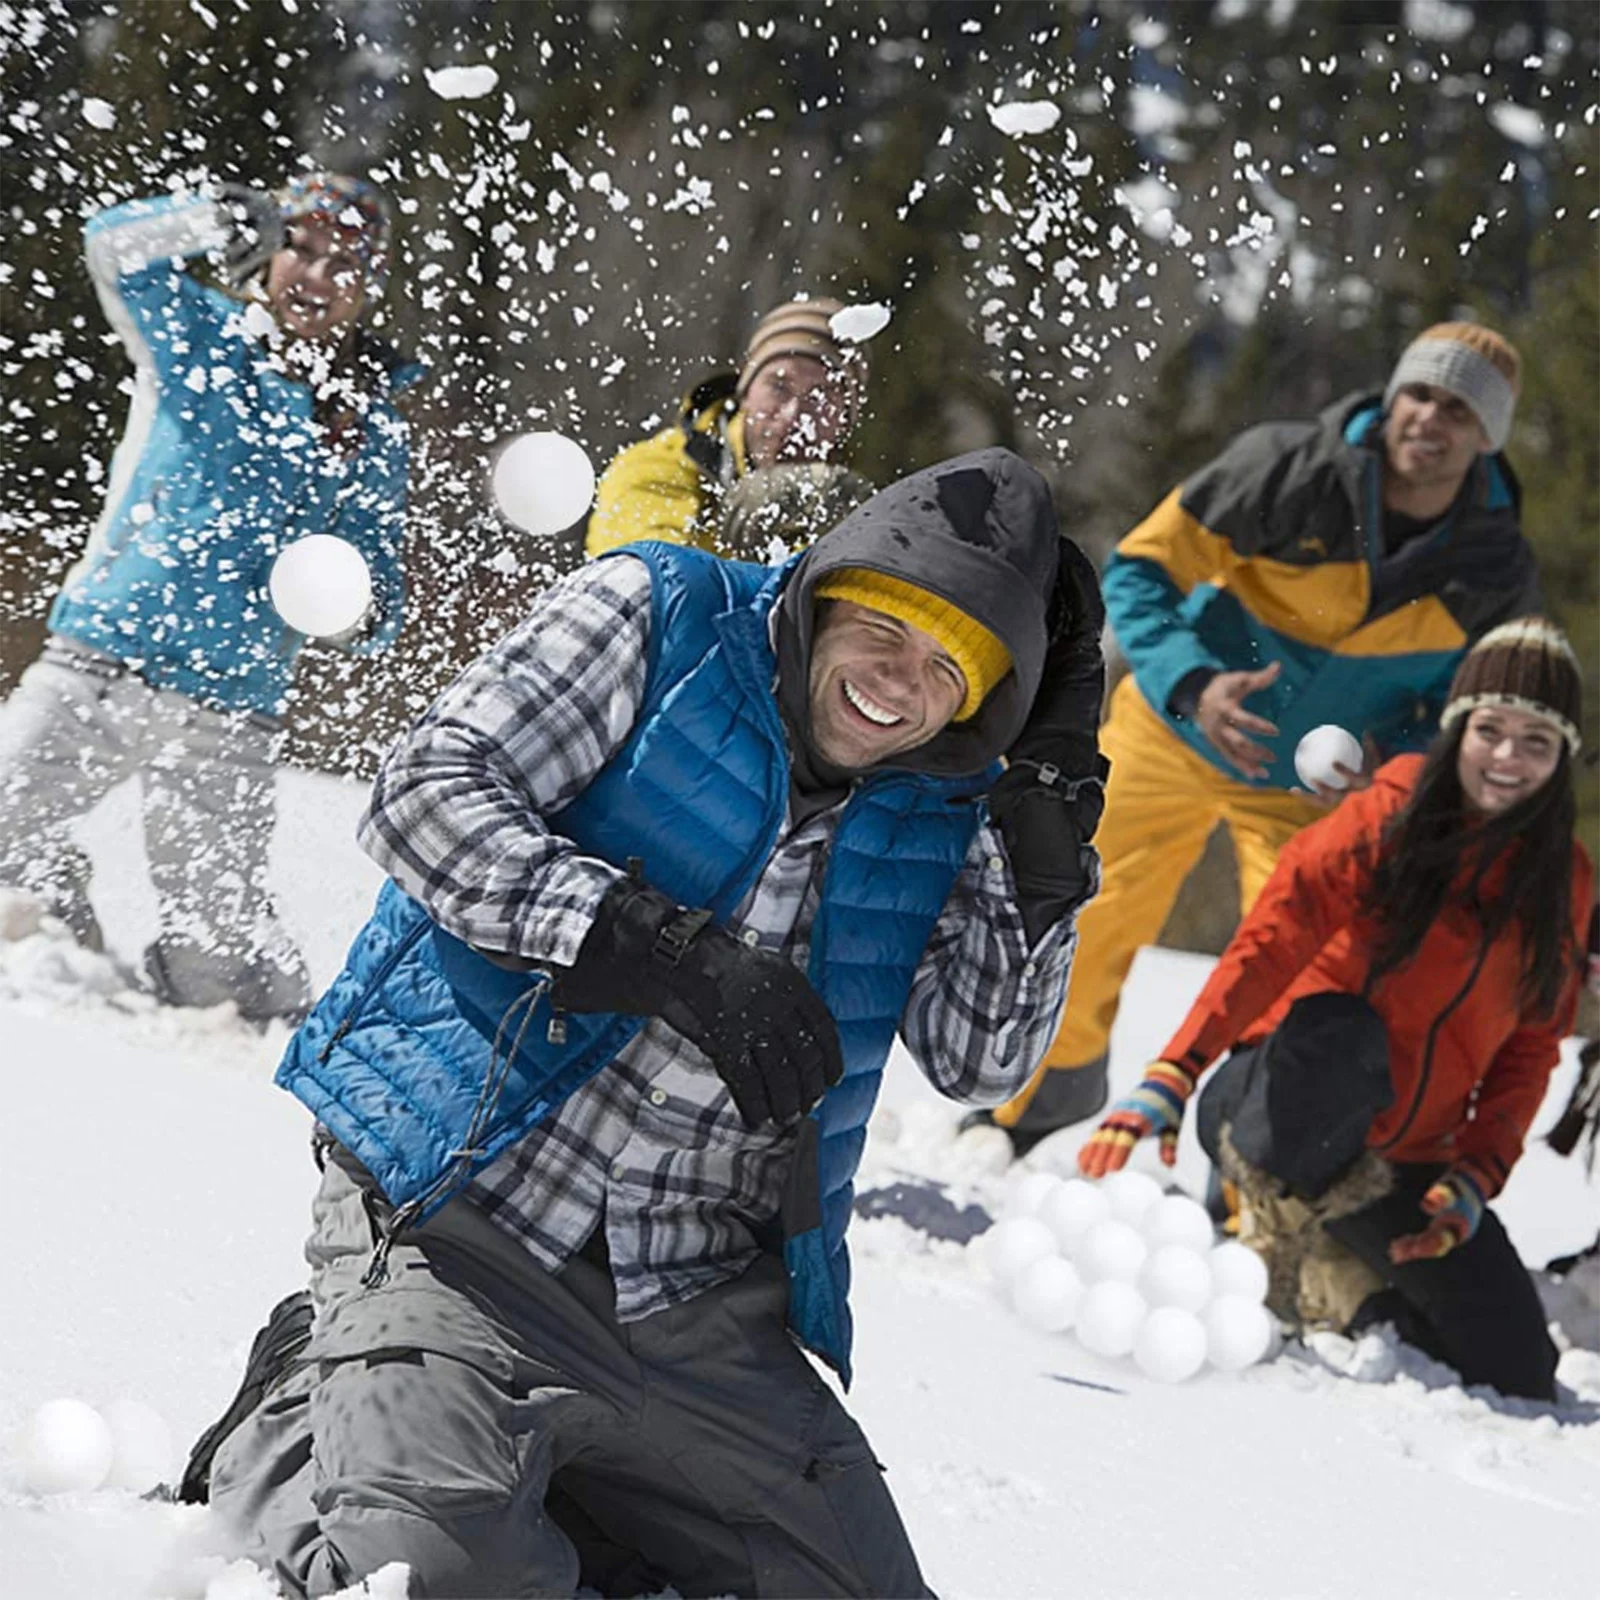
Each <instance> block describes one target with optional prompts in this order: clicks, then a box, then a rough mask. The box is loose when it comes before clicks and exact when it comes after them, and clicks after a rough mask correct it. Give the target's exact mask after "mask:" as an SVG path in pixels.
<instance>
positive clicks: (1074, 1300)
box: [1011, 1256, 1083, 1333]
mask: <svg viewBox="0 0 1600 1600" xmlns="http://www.w3.org/2000/svg"><path fill="white" fill-rule="evenodd" d="M1082 1301H1083V1279H1082V1278H1080V1277H1079V1276H1078V1272H1077V1268H1075V1267H1074V1266H1073V1265H1072V1263H1071V1262H1070V1261H1063V1260H1062V1259H1061V1257H1060V1256H1041V1257H1040V1258H1039V1259H1038V1260H1037V1261H1030V1262H1029V1263H1028V1265H1027V1266H1025V1267H1024V1268H1023V1269H1022V1271H1021V1272H1019V1273H1018V1274H1017V1275H1016V1277H1015V1278H1014V1279H1013V1280H1012V1284H1011V1303H1012V1305H1014V1306H1015V1307H1016V1308H1017V1315H1018V1316H1019V1317H1021V1318H1022V1320H1023V1321H1024V1322H1026V1323H1027V1324H1028V1326H1029V1327H1030V1328H1037V1329H1038V1330H1039V1332H1040V1333H1063V1332H1065V1331H1066V1329H1068V1328H1070V1327H1071V1326H1072V1324H1073V1322H1074V1321H1075V1320H1076V1319H1077V1315H1078V1307H1079V1305H1080V1304H1081V1303H1082Z"/></svg>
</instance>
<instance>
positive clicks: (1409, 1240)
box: [1389, 1167, 1489, 1265]
mask: <svg viewBox="0 0 1600 1600" xmlns="http://www.w3.org/2000/svg"><path fill="white" fill-rule="evenodd" d="M1488 1203H1489V1202H1488V1199H1487V1198H1486V1196H1485V1195H1484V1192H1483V1186H1482V1185H1481V1184H1480V1183H1479V1181H1478V1180H1477V1179H1476V1178H1475V1177H1473V1175H1472V1174H1471V1173H1470V1172H1468V1171H1467V1170H1466V1169H1465V1168H1464V1167H1452V1168H1451V1169H1450V1170H1449V1171H1448V1172H1447V1173H1445V1175H1444V1176H1443V1177H1442V1178H1440V1179H1439V1180H1438V1182H1436V1183H1434V1184H1433V1185H1432V1186H1431V1187H1430V1188H1429V1189H1428V1192H1427V1193H1426V1194H1425V1195H1423V1197H1422V1209H1423V1211H1424V1212H1425V1213H1426V1214H1427V1215H1428V1216H1429V1217H1431V1218H1432V1219H1433V1220H1432V1221H1431V1222H1430V1223H1429V1224H1428V1225H1427V1227H1425V1228H1424V1229H1423V1230H1422V1231H1421V1232H1420V1233H1408V1234H1404V1235H1402V1236H1401V1237H1400V1238H1398V1239H1391V1240H1390V1241H1389V1259H1390V1260H1391V1261H1393V1262H1394V1263H1395V1264H1396V1265H1399V1264H1400V1263H1402V1262H1406V1261H1433V1260H1437V1259H1438V1258H1439V1257H1440V1256H1447V1255H1449V1254H1450V1252H1451V1251H1452V1250H1454V1249H1456V1248H1457V1247H1458V1246H1460V1245H1464V1244H1465V1243H1466V1242H1467V1240H1468V1239H1470V1238H1471V1237H1472V1236H1473V1234H1475V1233H1476V1232H1477V1231H1478V1224H1479V1223H1480V1222H1482V1221H1483V1208H1484V1207H1485V1206H1486V1205H1487V1204H1488Z"/></svg>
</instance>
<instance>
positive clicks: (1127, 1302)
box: [1077, 1278, 1146, 1356]
mask: <svg viewBox="0 0 1600 1600" xmlns="http://www.w3.org/2000/svg"><path fill="white" fill-rule="evenodd" d="M1145 1310H1146V1307H1145V1303H1144V1297H1143V1296H1142V1295H1141V1294H1140V1293H1139V1291H1138V1290H1137V1289H1135V1288H1134V1286H1133V1285H1132V1284H1131V1283H1120V1282H1118V1281H1117V1280H1116V1279H1115V1278H1109V1279H1107V1280H1106V1282H1104V1283H1096V1284H1093V1285H1091V1286H1090V1288H1089V1290H1088V1292H1087V1293H1086V1294H1085V1295H1084V1297H1083V1303H1082V1304H1081V1305H1080V1306H1079V1307H1078V1330H1077V1331H1078V1343H1079V1344H1081V1345H1082V1346H1083V1347H1084V1349H1085V1350H1092V1351H1093V1352H1094V1353H1095V1354H1096V1355H1097V1356H1125V1355H1127V1354H1128V1352H1129V1351H1130V1350H1132V1349H1133V1346H1134V1341H1135V1340H1136V1339H1137V1338H1138V1337H1139V1329H1140V1327H1141V1326H1142V1325H1143V1323H1144V1318H1145Z"/></svg>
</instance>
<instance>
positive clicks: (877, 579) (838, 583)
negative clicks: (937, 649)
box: [816, 567, 1011, 722]
mask: <svg viewBox="0 0 1600 1600" xmlns="http://www.w3.org/2000/svg"><path fill="white" fill-rule="evenodd" d="M816 598H817V599H818V600H850V601H853V602H854V603H855V604H856V605H858V606H866V607H868V608H869V609H870V610H872V611H882V612H884V613H885V614H886V615H887V616H891V617H898V618H899V619H900V621H901V622H905V623H909V624H910V626H911V627H913V628H921V629H922V631H923V632H924V633H926V634H928V635H930V636H931V637H933V638H935V639H937V640H938V641H939V644H940V646H941V647H942V648H943V649H944V650H946V651H948V652H949V655H950V658H951V659H952V660H953V661H954V662H955V664H956V665H957V666H958V667H960V668H961V673H962V676H963V677H964V678H965V679H966V680H967V695H966V698H965V699H964V700H963V701H962V702H961V705H960V706H959V708H958V709H957V711H956V714H955V720H956V721H957V722H965V721H967V720H968V718H970V717H972V716H975V715H976V714H977V710H978V707H979V706H981V705H982V704H983V697H984V696H985V695H986V694H988V692H989V691H990V690H991V689H992V688H994V686H995V685H996V684H997V683H999V681H1000V680H1001V679H1002V678H1003V677H1005V675H1006V674H1007V673H1008V672H1009V671H1010V670H1011V652H1010V651H1009V650H1007V649H1006V647H1005V646H1004V645H1003V644H1002V643H1001V642H1000V640H999V639H997V638H996V637H995V635H994V634H992V633H990V632H989V630H988V629H987V628H986V627H984V625H983V624H982V623H981V622H979V621H978V619H977V618H976V617H969V616H968V615H967V613H966V612H965V611H963V610H961V609H960V607H959V606H953V605H951V603H950V602H949V601H948V600H942V599H940V597H939V596H938V595H936V594H930V593H929V592H928V591H927V590H926V589H919V588H918V587H917V586H916V584H914V583H907V582H906V581H905V579H904V578H892V577H890V576H889V574H888V573H886V572H874V571H872V570H871V568H869V567H840V568H839V569H838V571H837V572H830V573H829V574H828V575H827V576H826V577H825V578H823V579H822V580H821V581H820V582H819V583H818V584H817V588H816Z"/></svg>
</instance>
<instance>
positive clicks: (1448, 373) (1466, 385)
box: [1383, 322, 1522, 450]
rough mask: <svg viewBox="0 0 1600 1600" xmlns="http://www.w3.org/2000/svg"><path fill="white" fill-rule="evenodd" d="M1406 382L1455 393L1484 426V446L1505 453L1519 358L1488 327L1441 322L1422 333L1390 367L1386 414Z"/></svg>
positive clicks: (1519, 375)
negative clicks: (1423, 384) (1391, 369)
mask: <svg viewBox="0 0 1600 1600" xmlns="http://www.w3.org/2000/svg"><path fill="white" fill-rule="evenodd" d="M1408 383H1427V384H1432V385H1433V387H1434V388H1436V389H1448V390H1449V391H1450V393H1451V394H1454V395H1459V396H1460V397H1461V398H1462V399H1463V400H1465V401H1466V402H1467V404H1468V405H1469V406H1471V407H1472V411H1473V415H1474V416H1476V417H1477V419H1478V421H1479V422H1481V423H1482V424H1483V431H1484V433H1485V434H1486V435H1487V436H1488V440H1489V448H1490V449H1491V450H1504V449H1505V447H1506V440H1507V439H1508V438H1509V437H1510V435H1511V415H1512V413H1513V412H1514V411H1515V410H1516V407H1517V390H1518V389H1519V388H1520V387H1521V383H1522V358H1521V357H1520V356H1519V355H1518V354H1517V351H1516V346H1515V345H1513V344H1512V343H1511V342H1510V341H1509V340H1507V339H1504V338H1502V337H1501V336H1500V335H1499V334H1498V333H1496V332H1495V331H1494V329H1493V328H1485V327H1482V326H1481V325H1480V324H1478V323H1476V322H1440V323H1436V324H1435V325H1434V326H1433V327H1431V328H1426V329H1424V330H1423V331H1422V332H1421V333H1419V334H1418V335H1417V337H1416V338H1415V339H1413V340H1412V341H1411V343H1410V344H1409V345H1408V346H1407V347H1406V351H1405V354H1404V355H1402V356H1401V357H1400V359H1399V361H1398V362H1397V363H1396V364H1395V369H1394V372H1393V374H1392V375H1391V376H1390V378H1389V387H1388V388H1387V389H1385V390H1384V391H1383V405H1384V409H1385V410H1388V408H1389V407H1390V406H1391V405H1392V404H1393V403H1394V397H1395V395H1396V394H1398V393H1399V392H1400V390H1401V389H1403V388H1404V387H1405V386H1406V385H1407V384H1408Z"/></svg>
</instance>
